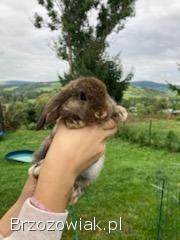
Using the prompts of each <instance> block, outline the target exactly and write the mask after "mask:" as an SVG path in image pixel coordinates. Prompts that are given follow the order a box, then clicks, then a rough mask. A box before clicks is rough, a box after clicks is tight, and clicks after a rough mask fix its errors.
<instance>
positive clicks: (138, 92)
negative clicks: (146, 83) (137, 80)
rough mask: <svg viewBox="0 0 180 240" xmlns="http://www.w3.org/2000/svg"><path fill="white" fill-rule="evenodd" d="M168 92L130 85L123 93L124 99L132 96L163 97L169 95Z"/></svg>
mask: <svg viewBox="0 0 180 240" xmlns="http://www.w3.org/2000/svg"><path fill="white" fill-rule="evenodd" d="M169 96H170V92H168V91H164V92H163V91H159V90H154V89H148V88H141V87H133V86H130V87H129V88H128V89H127V90H126V91H125V93H124V99H127V100H128V99H132V98H164V97H169Z"/></svg>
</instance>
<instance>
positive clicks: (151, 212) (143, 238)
mask: <svg viewBox="0 0 180 240" xmlns="http://www.w3.org/2000/svg"><path fill="white" fill-rule="evenodd" d="M46 135H47V132H46V131H40V132H33V131H22V130H21V131H17V132H15V133H9V134H8V135H7V136H6V137H5V138H4V140H3V141H0V216H2V215H3V213H5V211H6V210H7V209H8V208H9V207H10V206H11V205H12V204H13V202H14V201H15V200H16V198H17V197H18V194H19V193H20V189H21V187H22V185H23V183H24V181H25V179H26V177H27V169H28V167H29V166H28V164H20V163H10V162H6V161H5V160H4V155H5V154H6V153H8V152H9V151H12V150H15V149H22V148H23V149H32V150H34V149H36V148H37V147H38V146H39V143H40V141H41V140H42V139H43V138H44V136H46ZM179 160H180V154H178V153H168V152H167V151H164V150H154V149H151V148H147V147H140V146H138V145H135V144H129V143H127V142H123V141H121V140H120V139H119V138H114V139H111V140H110V141H109V143H108V147H107V154H106V164H105V168H104V170H103V172H102V174H101V176H100V177H99V179H98V180H97V181H96V182H95V183H94V184H93V185H92V186H91V187H90V188H89V189H87V190H86V194H85V195H84V196H83V197H82V198H81V199H80V201H79V202H78V204H77V206H76V209H77V215H78V217H81V218H82V219H83V220H84V221H85V220H91V219H92V218H93V217H96V219H97V221H101V224H100V226H102V227H103V228H104V227H107V226H108V223H107V221H113V220H117V221H118V220H119V217H122V231H121V232H119V231H114V232H111V234H109V233H108V231H107V229H106V230H105V231H104V230H103V231H94V232H92V231H91V232H90V231H81V232H80V239H86V240H101V239H103V240H106V239H112V240H115V239H116V240H121V239H123V240H124V239H127V240H153V239H158V238H157V229H158V228H159V229H160V234H161V238H159V239H163V240H175V239H177V240H178V239H179V238H178V236H180V221H179V220H180V219H178V217H179V216H180V212H179V207H180V205H179V204H180V203H179V200H180V199H179V198H180V196H179V195H180V174H179V173H180V162H179ZM163 179H164V180H165V191H164V197H163V199H162V202H163V206H162V211H161V215H162V218H161V221H160V223H159V227H157V222H158V217H159V215H160V211H159V206H160V198H161V193H162V191H161V186H162V181H163ZM63 239H66V240H70V239H73V238H72V232H68V231H66V232H65V234H64V238H63Z"/></svg>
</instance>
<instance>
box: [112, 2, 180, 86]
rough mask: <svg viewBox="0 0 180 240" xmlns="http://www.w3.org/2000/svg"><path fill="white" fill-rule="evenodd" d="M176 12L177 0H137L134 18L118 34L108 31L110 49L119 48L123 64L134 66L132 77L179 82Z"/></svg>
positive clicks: (178, 17)
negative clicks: (110, 33)
mask: <svg viewBox="0 0 180 240" xmlns="http://www.w3.org/2000/svg"><path fill="white" fill-rule="evenodd" d="M179 12H180V2H179V1H178V0H171V2H169V1H168V0H139V1H137V4H136V16H135V18H131V19H129V20H128V22H127V24H126V27H125V29H124V30H123V31H121V32H120V33H119V34H112V35H111V37H110V39H109V42H110V47H109V53H110V54H111V55H116V53H117V49H118V50H119V51H120V52H121V57H122V60H123V62H124V65H125V66H126V68H130V67H132V66H133V67H134V68H135V80H149V81H157V82H164V81H166V80H168V81H171V82H174V83H177V84H180V73H179V72H178V71H177V66H176V63H177V62H178V61H180V44H179V39H180V29H179V27H178V26H179V22H180V14H179Z"/></svg>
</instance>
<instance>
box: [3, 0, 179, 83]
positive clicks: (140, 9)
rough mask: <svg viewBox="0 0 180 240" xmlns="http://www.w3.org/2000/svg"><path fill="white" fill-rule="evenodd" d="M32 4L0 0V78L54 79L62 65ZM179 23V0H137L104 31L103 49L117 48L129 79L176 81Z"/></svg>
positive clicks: (33, 1) (64, 68) (64, 66)
mask: <svg viewBox="0 0 180 240" xmlns="http://www.w3.org/2000/svg"><path fill="white" fill-rule="evenodd" d="M37 10H39V6H38V4H37V0H28V1H20V0H1V1H0V81H3V80H27V81H56V80H57V76H58V73H59V74H63V73H64V72H65V71H68V65H67V63H66V62H64V61H61V60H59V59H57V58H56V55H55V52H54V51H53V50H52V49H51V48H50V46H51V43H52V41H53V39H54V38H55V35H54V33H52V32H49V31H48V29H43V30H38V29H35V27H34V26H33V24H32V17H33V13H34V12H35V11H37ZM92 16H93V15H92ZM91 21H93V19H91ZM179 24H180V1H179V0H171V1H169V0H138V1H137V2H136V15H135V17H133V18H129V19H128V20H127V21H126V25H125V29H124V30H122V31H120V32H119V33H112V34H111V36H109V37H108V43H109V48H108V49H107V52H108V54H109V55H110V56H116V55H118V54H120V58H121V61H122V64H123V66H124V71H125V73H127V72H128V71H131V70H132V69H133V71H134V79H133V81H155V82H160V83H164V82H165V81H169V82H171V83H175V84H180V72H178V70H177V65H176V63H177V62H180V27H179Z"/></svg>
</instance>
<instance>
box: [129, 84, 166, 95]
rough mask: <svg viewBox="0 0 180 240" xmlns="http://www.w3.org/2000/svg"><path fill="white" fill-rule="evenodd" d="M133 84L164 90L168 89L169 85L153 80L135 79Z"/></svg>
mask: <svg viewBox="0 0 180 240" xmlns="http://www.w3.org/2000/svg"><path fill="white" fill-rule="evenodd" d="M131 86H133V87H138V88H146V89H153V90H158V91H162V92H166V91H168V85H167V84H164V83H156V82H151V81H135V82H132V83H131Z"/></svg>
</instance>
